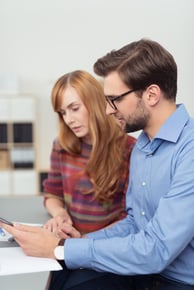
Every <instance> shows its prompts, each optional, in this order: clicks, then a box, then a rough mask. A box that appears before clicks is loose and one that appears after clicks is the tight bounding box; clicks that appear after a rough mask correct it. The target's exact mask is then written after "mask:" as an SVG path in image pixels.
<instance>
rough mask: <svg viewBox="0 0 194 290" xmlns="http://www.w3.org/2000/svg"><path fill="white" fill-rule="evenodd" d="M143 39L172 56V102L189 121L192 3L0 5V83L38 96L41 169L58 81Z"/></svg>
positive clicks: (45, 0)
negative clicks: (175, 83)
mask: <svg viewBox="0 0 194 290" xmlns="http://www.w3.org/2000/svg"><path fill="white" fill-rule="evenodd" d="M142 37H149V38H152V39H154V40H156V41H159V42H160V43H161V44H162V45H164V46H165V47H166V48H167V49H168V50H169V51H170V52H171V53H172V54H173V55H174V57H175V59H176V61H177V64H178V68H179V76H178V98H177V101H178V102H185V104H186V105H187V108H188V110H189V112H190V113H191V115H193V116H194V101H193V99H192V98H193V74H192V73H193V67H194V1H193V0H133V1H132V0H0V78H1V80H2V79H3V78H5V76H8V79H11V77H12V79H13V78H14V77H16V78H18V79H19V88H20V91H22V92H29V93H32V94H34V95H35V96H37V99H38V118H37V129H38V130H37V132H38V134H37V140H38V145H39V146H38V152H37V153H38V166H39V167H40V168H46V167H47V166H48V165H49V153H50V146H51V142H52V139H53V138H54V137H55V135H56V134H57V124H56V120H55V115H54V113H53V112H52V109H51V105H50V92H51V88H52V86H53V84H54V82H55V81H56V79H57V78H58V77H59V76H60V75H62V74H64V73H66V72H68V71H71V70H74V69H85V70H88V71H89V72H91V73H92V65H93V63H94V62H95V61H96V59H97V58H98V57H100V56H102V55H104V54H105V53H106V52H108V51H109V50H111V49H113V48H119V47H121V46H123V45H125V44H127V43H128V42H131V41H134V40H138V39H140V38H142ZM12 84H13V81H12ZM0 85H2V82H0ZM9 85H10V86H11V84H9V82H8V85H7V88H8V89H9ZM0 89H1V87H0Z"/></svg>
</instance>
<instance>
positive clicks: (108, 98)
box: [105, 89, 137, 110]
mask: <svg viewBox="0 0 194 290" xmlns="http://www.w3.org/2000/svg"><path fill="white" fill-rule="evenodd" d="M135 91H137V89H133V90H129V91H127V92H125V93H123V94H121V95H119V96H105V98H106V101H107V103H108V104H109V105H110V106H111V107H112V108H113V109H114V110H117V107H116V105H115V103H114V102H115V101H118V100H119V99H121V98H123V97H125V96H126V95H128V94H131V93H133V92H135Z"/></svg>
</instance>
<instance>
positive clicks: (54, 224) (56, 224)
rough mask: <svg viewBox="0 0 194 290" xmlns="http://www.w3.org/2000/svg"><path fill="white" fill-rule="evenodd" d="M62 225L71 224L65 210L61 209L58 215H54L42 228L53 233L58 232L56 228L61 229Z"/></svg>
mask: <svg viewBox="0 0 194 290" xmlns="http://www.w3.org/2000/svg"><path fill="white" fill-rule="evenodd" d="M63 223H67V224H69V225H72V224H73V223H72V220H71V217H70V216H69V214H68V213H67V211H66V210H65V209H61V210H60V211H58V214H56V215H55V216H54V217H53V218H51V219H50V220H48V221H47V222H46V223H45V225H44V228H45V229H47V230H50V231H51V232H54V233H55V232H56V231H57V230H58V228H61V227H62V225H63Z"/></svg>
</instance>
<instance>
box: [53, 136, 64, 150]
mask: <svg viewBox="0 0 194 290" xmlns="http://www.w3.org/2000/svg"><path fill="white" fill-rule="evenodd" d="M53 150H55V151H58V152H61V151H64V149H63V147H62V146H61V144H60V142H59V138H58V137H56V138H55V139H54V140H53Z"/></svg>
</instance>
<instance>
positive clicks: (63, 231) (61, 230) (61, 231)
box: [55, 223, 81, 239]
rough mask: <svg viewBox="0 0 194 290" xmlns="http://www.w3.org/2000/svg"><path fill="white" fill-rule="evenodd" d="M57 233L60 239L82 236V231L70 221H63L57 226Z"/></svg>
mask: <svg viewBox="0 0 194 290" xmlns="http://www.w3.org/2000/svg"><path fill="white" fill-rule="evenodd" d="M55 235H56V236H57V237H58V238H60V239H68V238H81V233H80V232H79V231H78V230H76V228H74V227H73V226H72V225H70V224H68V223H62V224H61V225H60V226H59V227H58V228H57V230H56V232H55Z"/></svg>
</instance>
